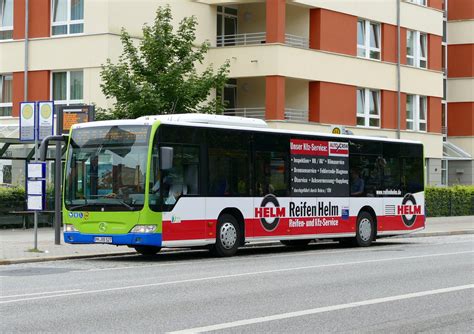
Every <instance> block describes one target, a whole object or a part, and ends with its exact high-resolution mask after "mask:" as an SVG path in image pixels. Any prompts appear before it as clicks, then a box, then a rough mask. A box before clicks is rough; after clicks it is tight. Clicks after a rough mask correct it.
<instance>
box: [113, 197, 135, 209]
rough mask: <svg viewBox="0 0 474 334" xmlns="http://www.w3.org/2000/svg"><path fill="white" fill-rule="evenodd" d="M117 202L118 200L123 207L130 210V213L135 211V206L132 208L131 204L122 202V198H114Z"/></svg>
mask: <svg viewBox="0 0 474 334" xmlns="http://www.w3.org/2000/svg"><path fill="white" fill-rule="evenodd" d="M114 199H115V200H117V202H119V203H120V204H121V205H122V206H124V207H126V208H127V209H129V210H130V211H134V210H135V208H134V207H133V206H131V205H130V204H128V203H126V202H125V201H124V200H121V199H120V198H114Z"/></svg>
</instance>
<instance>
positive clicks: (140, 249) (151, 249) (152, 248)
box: [133, 246, 161, 256]
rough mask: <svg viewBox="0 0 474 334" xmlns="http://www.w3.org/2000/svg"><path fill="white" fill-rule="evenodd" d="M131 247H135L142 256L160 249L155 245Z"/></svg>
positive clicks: (149, 254) (154, 253)
mask: <svg viewBox="0 0 474 334" xmlns="http://www.w3.org/2000/svg"><path fill="white" fill-rule="evenodd" d="M133 248H135V250H136V251H137V252H138V253H140V254H141V255H144V256H153V255H156V254H157V253H158V252H159V251H160V250H161V247H157V246H135V247H133Z"/></svg>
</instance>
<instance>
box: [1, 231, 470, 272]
mask: <svg viewBox="0 0 474 334" xmlns="http://www.w3.org/2000/svg"><path fill="white" fill-rule="evenodd" d="M392 240H395V239H392ZM385 241H388V239H387V240H385ZM472 241H474V238H473V240H471V241H454V242H443V243H435V244H418V245H410V247H423V246H428V245H450V244H458V243H471V242H472ZM313 245H317V244H313ZM320 245H322V244H320ZM399 246H400V245H399V244H398V243H397V244H395V245H383V246H379V247H383V249H388V250H389V249H392V248H396V247H399ZM268 247H273V248H281V247H282V246H266V247H265V248H268ZM244 249H245V248H244ZM246 249H250V248H246ZM381 249H382V248H377V247H371V248H369V249H367V248H361V249H348V250H334V251H325V250H324V249H308V250H307V251H303V252H292V253H291V254H275V255H268V256H265V255H258V254H256V256H254V257H253V258H252V260H260V259H273V258H281V257H295V256H296V257H302V256H315V255H321V256H324V255H327V254H344V253H356V252H367V253H373V252H375V251H377V250H381ZM228 261H229V259H218V260H215V259H214V260H191V261H185V262H181V263H160V264H146V265H141V264H140V265H133V266H124V267H111V268H93V269H80V270H72V271H70V272H71V273H89V272H96V271H108V270H126V269H141V268H153V267H165V266H189V265H190V264H197V265H201V264H203V263H204V264H213V263H216V264H219V263H223V262H228ZM231 261H234V262H238V261H247V262H248V261H249V258H248V256H243V257H240V258H239V257H235V258H233V259H232V260H231ZM0 277H1V276H0Z"/></svg>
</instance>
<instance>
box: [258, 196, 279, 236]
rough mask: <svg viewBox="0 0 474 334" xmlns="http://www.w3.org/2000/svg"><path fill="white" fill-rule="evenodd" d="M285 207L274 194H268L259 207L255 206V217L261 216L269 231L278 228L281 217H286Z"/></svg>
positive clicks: (264, 225) (264, 226) (265, 227)
mask: <svg viewBox="0 0 474 334" xmlns="http://www.w3.org/2000/svg"><path fill="white" fill-rule="evenodd" d="M285 212H286V210H285V208H281V207H280V203H278V200H277V198H276V197H275V196H274V195H271V194H268V195H266V196H265V197H264V198H263V200H262V203H261V204H260V207H259V208H255V217H257V218H260V222H261V223H262V226H263V228H264V229H265V230H267V231H273V230H274V229H276V228H277V226H278V223H279V222H280V218H281V217H285Z"/></svg>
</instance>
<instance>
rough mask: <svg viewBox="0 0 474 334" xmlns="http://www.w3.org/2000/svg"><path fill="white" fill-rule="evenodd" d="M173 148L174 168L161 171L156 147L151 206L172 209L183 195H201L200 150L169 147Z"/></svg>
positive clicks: (190, 147)
mask: <svg viewBox="0 0 474 334" xmlns="http://www.w3.org/2000/svg"><path fill="white" fill-rule="evenodd" d="M161 146H167V147H173V168H171V169H169V170H160V169H159V156H158V152H159V147H158V146H155V147H154V151H153V160H152V171H151V172H152V175H151V178H150V180H151V182H150V206H151V207H152V208H155V209H157V210H158V209H159V206H160V205H163V209H164V210H166V208H168V209H169V208H171V207H172V206H173V205H174V204H175V203H176V202H177V201H178V199H179V198H180V197H181V196H183V195H198V194H199V148H198V147H195V146H184V145H168V144H162V145H161Z"/></svg>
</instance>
